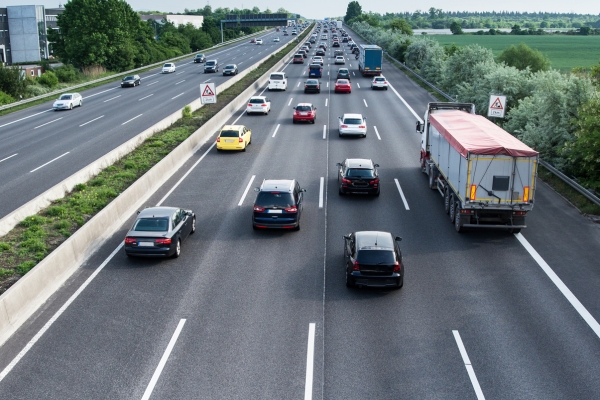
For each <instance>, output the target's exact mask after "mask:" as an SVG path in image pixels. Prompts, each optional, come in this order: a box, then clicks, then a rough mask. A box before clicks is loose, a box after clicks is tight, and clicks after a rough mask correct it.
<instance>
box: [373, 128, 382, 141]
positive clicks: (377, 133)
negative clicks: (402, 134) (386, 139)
mask: <svg viewBox="0 0 600 400" xmlns="http://www.w3.org/2000/svg"><path fill="white" fill-rule="evenodd" d="M373 129H375V134H376V135H377V139H379V140H381V136H379V131H378V130H377V127H376V126H375V125H373Z"/></svg>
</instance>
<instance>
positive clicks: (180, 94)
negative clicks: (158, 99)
mask: <svg viewBox="0 0 600 400" xmlns="http://www.w3.org/2000/svg"><path fill="white" fill-rule="evenodd" d="M184 94H185V92H183V93H179V94H178V95H177V96H175V97H171V100H173V99H176V98H178V97H179V96H183V95H184Z"/></svg>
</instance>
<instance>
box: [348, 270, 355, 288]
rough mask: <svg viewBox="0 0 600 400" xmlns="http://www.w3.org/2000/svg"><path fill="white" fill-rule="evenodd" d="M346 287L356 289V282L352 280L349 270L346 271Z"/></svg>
mask: <svg viewBox="0 0 600 400" xmlns="http://www.w3.org/2000/svg"><path fill="white" fill-rule="evenodd" d="M346 287H354V282H353V281H352V278H350V274H349V273H348V270H346Z"/></svg>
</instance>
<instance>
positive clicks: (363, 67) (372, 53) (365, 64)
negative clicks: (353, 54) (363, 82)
mask: <svg viewBox="0 0 600 400" xmlns="http://www.w3.org/2000/svg"><path fill="white" fill-rule="evenodd" d="M358 47H359V51H360V53H359V54H358V71H359V72H360V73H362V74H363V76H367V75H376V76H379V75H381V71H382V64H383V50H381V47H379V46H376V45H374V44H361V45H359V46H358Z"/></svg>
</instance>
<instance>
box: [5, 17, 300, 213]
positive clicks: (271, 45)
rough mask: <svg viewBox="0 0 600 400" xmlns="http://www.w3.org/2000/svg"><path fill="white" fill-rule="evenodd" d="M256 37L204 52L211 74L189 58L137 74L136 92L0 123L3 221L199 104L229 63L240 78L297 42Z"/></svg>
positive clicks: (88, 96)
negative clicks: (204, 86)
mask: <svg viewBox="0 0 600 400" xmlns="http://www.w3.org/2000/svg"><path fill="white" fill-rule="evenodd" d="M275 36H279V38H280V40H281V41H280V42H273V38H274V37H275ZM256 37H262V38H264V44H263V45H262V46H257V45H254V44H251V43H249V40H244V41H242V42H239V43H237V44H232V45H229V46H226V47H224V48H220V49H216V50H213V51H209V52H207V53H206V56H207V57H208V59H211V58H215V59H217V60H218V61H219V64H220V68H219V72H217V73H214V74H204V73H203V71H204V64H200V63H196V64H195V63H194V62H193V59H192V58H189V59H185V60H182V61H179V62H177V63H175V64H176V66H177V70H176V71H175V72H174V73H170V74H162V73H161V70H162V66H161V67H160V68H156V69H153V70H151V71H148V72H145V73H143V74H140V76H141V78H142V84H141V85H140V86H137V87H128V88H121V87H120V84H119V82H110V83H107V84H105V85H101V86H98V87H96V88H93V89H89V90H86V91H83V92H81V94H82V96H83V106H82V107H81V108H79V107H76V108H74V109H73V110H70V111H54V110H52V103H53V102H54V100H55V99H52V100H49V101H48V102H47V103H44V104H41V105H38V106H35V107H31V108H28V109H25V110H21V111H17V112H14V113H11V114H8V115H5V116H2V117H0V181H1V182H3V184H2V186H0V218H2V217H4V216H5V215H7V214H8V213H10V212H12V211H13V210H15V209H16V208H18V207H19V206H21V205H23V204H24V203H26V202H27V201H29V200H31V199H33V198H35V197H36V196H38V195H39V194H41V193H43V192H44V191H46V190H47V189H49V188H51V187H52V186H54V185H56V184H57V183H59V182H61V181H62V180H63V179H65V178H67V177H69V176H71V175H72V174H74V173H75V172H76V171H79V170H80V169H81V168H83V167H85V166H86V165H88V164H89V163H90V162H92V161H94V160H96V159H98V158H99V157H101V156H102V155H104V154H106V153H108V152H109V151H111V150H113V149H114V148H116V147H118V146H119V145H121V144H122V143H124V142H126V141H127V140H129V139H131V138H132V137H134V136H136V135H137V134H139V133H141V132H142V131H144V130H145V129H147V128H149V127H151V126H152V125H154V124H156V123H157V122H159V121H160V120H162V119H164V118H165V117H167V116H169V115H171V114H172V113H174V112H176V111H177V110H181V109H182V108H183V107H184V106H185V105H186V104H189V103H191V102H192V101H194V100H196V99H197V98H198V97H199V95H200V93H199V85H200V83H202V82H207V81H210V82H215V84H216V85H217V86H218V85H220V84H221V83H223V82H224V81H225V80H227V79H230V76H223V74H222V69H223V67H224V66H225V64H229V63H235V64H237V65H238V69H239V70H240V71H243V70H244V69H246V68H247V67H249V66H251V65H253V64H254V63H255V62H257V61H258V60H260V59H261V58H263V57H265V56H266V55H267V54H270V53H272V52H273V51H274V50H275V49H276V48H280V47H282V46H285V45H286V44H287V43H288V42H289V41H290V40H293V38H295V36H283V33H282V32H275V30H274V29H273V30H270V31H268V32H267V33H264V34H260V35H258V34H257V35H256Z"/></svg>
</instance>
